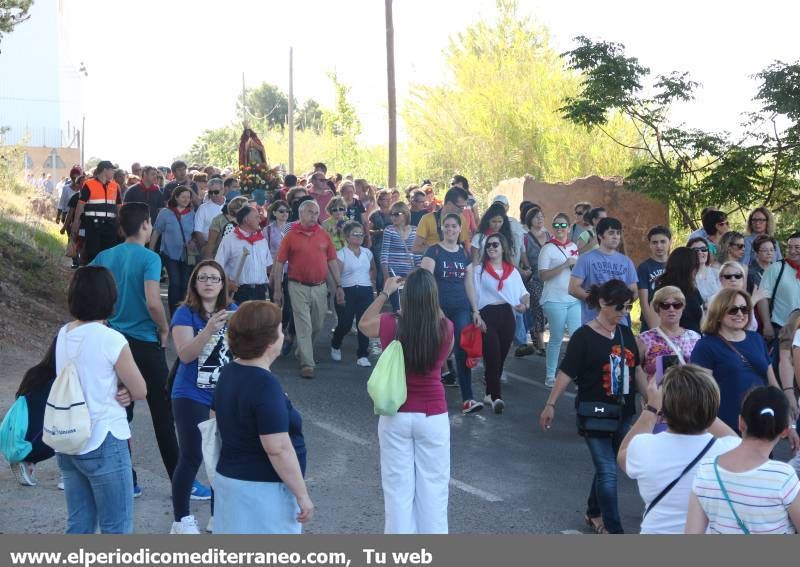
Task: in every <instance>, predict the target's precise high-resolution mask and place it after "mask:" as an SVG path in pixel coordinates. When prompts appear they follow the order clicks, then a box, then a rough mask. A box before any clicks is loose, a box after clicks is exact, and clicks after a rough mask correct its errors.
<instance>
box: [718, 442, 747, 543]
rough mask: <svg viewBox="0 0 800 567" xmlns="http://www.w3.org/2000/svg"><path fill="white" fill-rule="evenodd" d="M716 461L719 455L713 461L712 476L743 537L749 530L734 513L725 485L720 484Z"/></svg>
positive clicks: (734, 509) (720, 478) (720, 479)
mask: <svg viewBox="0 0 800 567" xmlns="http://www.w3.org/2000/svg"><path fill="white" fill-rule="evenodd" d="M717 461H719V455H717V458H716V459H714V474H715V475H717V482H718V483H719V488H720V490H721V491H722V495H723V496H724V497H725V501H726V502H727V503H728V507H729V508H730V509H731V512H732V513H733V517H734V519H735V520H736V523H737V524H738V525H739V529H740V530H742V533H743V534H744V535H750V530H749V529H747V526H746V525H745V524H744V522H743V521H742V519H741V518H740V517H739V514H737V513H736V508H734V507H733V502H731V497H730V496H728V490H727V489H726V488H725V485H724V484H723V483H722V477H720V475H719V467H718V466H717Z"/></svg>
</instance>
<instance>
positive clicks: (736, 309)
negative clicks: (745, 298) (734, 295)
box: [727, 305, 750, 315]
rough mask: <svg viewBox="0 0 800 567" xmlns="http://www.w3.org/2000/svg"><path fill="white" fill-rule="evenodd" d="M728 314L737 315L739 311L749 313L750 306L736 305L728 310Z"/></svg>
mask: <svg viewBox="0 0 800 567" xmlns="http://www.w3.org/2000/svg"><path fill="white" fill-rule="evenodd" d="M727 313H728V315H736V314H737V313H741V314H742V315H747V314H749V313H750V308H749V307H748V306H747V305H734V306H733V307H731V308H730V309H728V311H727Z"/></svg>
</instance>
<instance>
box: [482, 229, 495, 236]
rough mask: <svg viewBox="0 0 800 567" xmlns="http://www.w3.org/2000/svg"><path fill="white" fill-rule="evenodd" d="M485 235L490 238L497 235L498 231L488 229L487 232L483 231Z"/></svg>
mask: <svg viewBox="0 0 800 567" xmlns="http://www.w3.org/2000/svg"><path fill="white" fill-rule="evenodd" d="M483 234H485V235H486V236H487V237H489V236H491V235H493V234H497V231H496V230H492V229H491V228H487V229H486V230H484V231H483Z"/></svg>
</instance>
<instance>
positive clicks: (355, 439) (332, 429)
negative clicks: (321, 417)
mask: <svg viewBox="0 0 800 567" xmlns="http://www.w3.org/2000/svg"><path fill="white" fill-rule="evenodd" d="M311 423H312V424H313V425H316V426H317V427H319V428H320V429H324V430H325V431H327V432H328V433H333V434H334V435H336V436H338V437H341V438H342V439H346V440H347V441H350V442H351V443H355V444H356V445H361V446H362V447H369V446H370V445H373V443H371V442H370V441H368V440H367V439H364V438H363V437H359V436H358V435H353V434H352V433H350V432H349V431H345V430H344V429H341V428H339V427H336V426H335V425H331V424H330V423H325V422H324V421H316V420H312V421H311Z"/></svg>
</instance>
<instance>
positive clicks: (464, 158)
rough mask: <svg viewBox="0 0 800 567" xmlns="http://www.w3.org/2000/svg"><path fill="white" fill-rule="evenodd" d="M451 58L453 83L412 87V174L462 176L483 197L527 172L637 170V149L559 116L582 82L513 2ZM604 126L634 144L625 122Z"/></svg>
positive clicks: (467, 34)
mask: <svg viewBox="0 0 800 567" xmlns="http://www.w3.org/2000/svg"><path fill="white" fill-rule="evenodd" d="M445 56H446V61H447V65H448V68H449V71H450V75H451V79H450V80H449V81H448V82H446V83H445V84H442V85H438V86H428V85H421V86H417V87H415V88H414V89H413V90H412V99H411V102H410V103H409V104H408V105H407V106H406V108H405V109H404V112H403V118H404V120H405V124H406V126H407V129H408V132H409V135H410V139H411V140H412V141H413V142H412V143H411V144H410V146H409V151H410V152H411V153H412V155H411V161H412V162H413V163H414V168H413V170H414V171H415V172H416V171H420V172H423V173H422V175H424V176H426V177H431V178H434V179H439V180H443V179H448V178H449V177H450V176H451V175H452V174H453V173H454V172H460V173H462V174H464V175H466V176H467V177H468V178H469V179H470V184H471V185H472V186H474V187H476V189H478V191H481V192H484V191H488V190H490V189H491V188H492V187H494V186H495V184H496V183H497V182H498V181H499V180H501V179H504V178H508V177H519V176H522V175H524V174H526V173H530V174H532V175H533V176H534V177H535V178H537V179H539V180H544V181H566V180H569V179H572V178H575V177H579V176H584V175H589V174H599V175H621V174H623V173H624V172H625V171H626V170H627V169H629V168H630V167H631V165H633V163H634V160H635V159H636V155H635V152H632V151H630V150H629V149H627V148H625V147H621V146H620V145H617V144H615V143H613V142H611V141H609V140H608V139H607V138H605V136H603V135H602V134H601V133H599V132H587V131H586V129H585V128H583V127H582V126H580V125H578V124H573V123H571V122H569V121H567V120H564V119H563V118H562V117H561V116H560V115H559V113H558V109H559V108H560V107H561V105H562V104H563V102H562V101H563V99H564V98H565V97H570V96H574V95H575V94H577V92H578V89H579V78H578V77H577V75H576V74H575V73H571V72H568V71H565V70H564V64H563V60H562V58H561V56H560V55H559V54H558V53H556V52H554V51H553V49H552V48H551V47H550V41H549V37H548V33H547V30H546V29H544V28H542V27H540V26H538V25H536V24H535V23H534V22H532V21H531V20H530V19H529V18H524V17H520V16H519V15H518V14H517V13H516V2H513V1H501V2H498V17H497V19H496V21H494V22H490V21H486V22H479V23H477V24H475V25H473V26H471V27H469V28H467V29H466V30H465V31H464V32H463V33H460V34H458V35H457V36H455V37H454V38H452V39H451V42H450V45H449V47H448V49H447V50H446V53H445ZM618 90H619V89H618ZM604 96H606V97H614V96H618V95H615V93H614V92H611V91H608V92H606V93H605V94H604ZM606 128H607V130H608V131H609V133H611V134H612V135H613V136H614V137H615V138H616V139H618V140H620V141H622V142H623V143H626V144H632V143H633V141H634V140H635V137H636V131H635V130H634V129H633V127H632V126H631V125H630V123H629V122H628V121H627V120H626V119H623V118H622V117H615V118H612V119H611V120H610V121H609V123H608V124H607V125H606ZM416 177H420V176H416Z"/></svg>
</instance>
